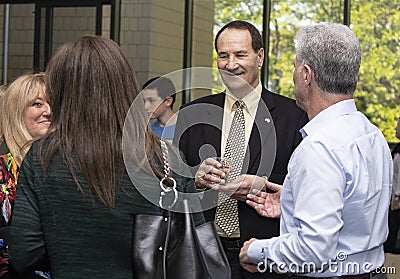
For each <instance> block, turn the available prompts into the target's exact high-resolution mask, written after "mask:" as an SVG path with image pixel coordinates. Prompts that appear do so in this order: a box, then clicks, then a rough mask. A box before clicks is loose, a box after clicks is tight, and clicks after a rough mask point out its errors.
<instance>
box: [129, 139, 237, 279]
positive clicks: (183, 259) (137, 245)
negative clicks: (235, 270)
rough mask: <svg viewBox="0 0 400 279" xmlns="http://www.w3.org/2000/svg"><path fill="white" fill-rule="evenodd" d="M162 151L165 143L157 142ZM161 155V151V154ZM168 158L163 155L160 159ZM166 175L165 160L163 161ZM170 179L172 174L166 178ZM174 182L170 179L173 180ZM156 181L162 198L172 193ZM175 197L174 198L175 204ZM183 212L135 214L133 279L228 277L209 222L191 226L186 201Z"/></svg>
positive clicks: (225, 264) (214, 233) (166, 165)
mask: <svg viewBox="0 0 400 279" xmlns="http://www.w3.org/2000/svg"><path fill="white" fill-rule="evenodd" d="M161 146H162V147H163V152H165V150H164V149H165V148H166V145H165V143H164V146H163V142H162V144H161ZM164 155H165V154H164ZM166 158H168V157H167V156H164V160H166ZM164 170H165V174H166V177H167V174H168V173H169V167H168V162H164ZM168 179H172V180H173V178H172V177H168ZM173 181H174V180H173ZM162 183H163V179H162V180H161V181H160V187H161V189H162V192H161V198H160V206H161V207H162V197H163V195H165V194H166V193H171V192H172V193H176V194H177V192H176V190H175V189H173V187H176V183H175V181H174V186H172V187H171V188H167V187H165V185H163V184H162ZM176 201H177V198H176V199H174V201H173V204H175V203H176ZM182 202H183V209H184V210H183V211H184V213H178V212H171V211H169V210H167V209H166V210H164V215H163V216H155V215H137V216H135V218H134V223H133V248H132V249H133V250H132V252H133V271H134V278H140V279H147V278H152V279H154V278H157V279H158V278H161V279H169V278H173V279H181V278H182V279H190V278H192V279H203V278H204V279H205V278H212V279H214V278H215V279H225V278H226V279H229V278H231V270H230V267H229V262H228V260H227V258H226V255H225V252H224V250H223V247H222V244H221V242H220V240H219V237H218V235H217V231H216V229H215V226H214V224H213V223H212V222H208V223H204V224H202V225H200V226H198V227H195V225H194V221H193V218H192V215H191V214H190V210H189V205H188V201H187V200H183V201H182Z"/></svg>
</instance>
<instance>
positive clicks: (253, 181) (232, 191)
mask: <svg viewBox="0 0 400 279" xmlns="http://www.w3.org/2000/svg"><path fill="white" fill-rule="evenodd" d="M264 184H265V178H264V177H260V176H257V175H250V174H242V175H240V176H239V177H237V178H236V179H234V180H232V181H231V182H229V183H227V184H225V185H221V186H219V187H218V190H220V191H223V192H225V193H226V194H227V195H228V196H230V197H231V198H233V199H237V200H240V201H245V200H246V199H247V195H248V194H249V193H252V191H256V192H259V191H262V190H263V189H264Z"/></svg>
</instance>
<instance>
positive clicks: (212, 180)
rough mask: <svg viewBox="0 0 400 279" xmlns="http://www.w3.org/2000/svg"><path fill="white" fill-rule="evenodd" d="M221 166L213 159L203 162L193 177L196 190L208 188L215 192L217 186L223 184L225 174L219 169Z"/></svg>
mask: <svg viewBox="0 0 400 279" xmlns="http://www.w3.org/2000/svg"><path fill="white" fill-rule="evenodd" d="M221 167H222V165H221V163H219V162H218V161H217V160H215V159H213V158H207V159H206V160H204V161H203V162H202V163H201V165H200V167H199V169H198V170H197V173H196V176H195V185H196V187H197V189H198V190H205V188H210V189H214V190H217V189H218V185H220V184H225V180H224V178H225V176H226V174H225V172H224V171H223V170H222V169H219V168H221Z"/></svg>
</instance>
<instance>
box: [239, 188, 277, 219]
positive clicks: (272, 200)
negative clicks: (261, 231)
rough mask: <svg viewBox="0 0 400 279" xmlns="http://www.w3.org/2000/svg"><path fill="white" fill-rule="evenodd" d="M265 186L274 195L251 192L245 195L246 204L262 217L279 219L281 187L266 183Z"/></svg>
mask: <svg viewBox="0 0 400 279" xmlns="http://www.w3.org/2000/svg"><path fill="white" fill-rule="evenodd" d="M265 186H266V187H267V188H268V189H270V190H272V191H274V192H275V193H266V192H262V191H257V190H253V192H252V193H250V194H248V195H247V198H248V200H246V203H247V204H248V205H250V206H251V207H253V208H254V209H255V210H256V211H257V213H258V214H260V215H261V216H263V217H269V218H279V217H280V216H281V201H280V199H281V190H282V186H281V185H279V184H275V183H272V182H269V181H267V182H266V183H265Z"/></svg>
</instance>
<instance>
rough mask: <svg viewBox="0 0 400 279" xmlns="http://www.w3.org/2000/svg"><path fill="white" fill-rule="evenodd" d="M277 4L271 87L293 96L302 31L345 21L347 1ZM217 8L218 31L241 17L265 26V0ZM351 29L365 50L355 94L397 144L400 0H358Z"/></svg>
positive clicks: (228, 1) (279, 0) (232, 0)
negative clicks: (311, 25)
mask: <svg viewBox="0 0 400 279" xmlns="http://www.w3.org/2000/svg"><path fill="white" fill-rule="evenodd" d="M265 1H267V0H265ZM271 3H272V4H271V21H270V24H269V28H270V38H269V39H270V44H269V68H268V72H269V77H268V84H267V87H268V88H269V89H270V90H272V91H274V92H277V93H279V94H282V95H285V96H289V97H292V98H293V97H294V94H293V75H292V72H293V59H294V57H295V51H294V43H293V38H294V35H295V33H296V31H297V30H298V28H300V27H301V26H303V25H307V24H309V23H315V22H321V21H331V22H343V9H344V1H343V0H342V1H339V0H319V1H315V0H303V1H297V0H284V1H283V0H272V2H271ZM215 11H216V12H215V29H216V31H217V30H219V28H220V27H221V26H223V25H224V24H225V23H227V22H229V21H231V20H235V19H243V20H247V21H249V22H251V23H253V24H254V25H255V26H257V27H258V28H259V29H260V30H261V29H262V15H263V0H250V1H247V3H244V2H242V1H239V0H223V1H215ZM350 28H352V30H353V31H354V33H355V34H356V35H357V37H358V38H359V40H360V44H361V47H362V51H363V53H362V62H361V68H360V75H359V83H358V86H357V90H356V94H355V99H356V104H357V107H358V109H359V110H360V111H361V112H363V113H365V114H366V115H367V117H368V118H369V119H370V120H371V121H372V122H373V123H374V124H375V125H377V126H378V127H379V129H380V130H381V131H382V132H383V134H384V135H385V137H386V139H387V140H388V141H390V142H394V141H396V138H395V133H394V128H395V126H396V122H397V118H398V117H399V116H400V102H399V90H400V70H399V69H400V1H398V0H396V1H385V0H375V1H365V0H352V1H351V25H350ZM214 59H215V60H216V56H215V57H214ZM214 66H216V64H214Z"/></svg>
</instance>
